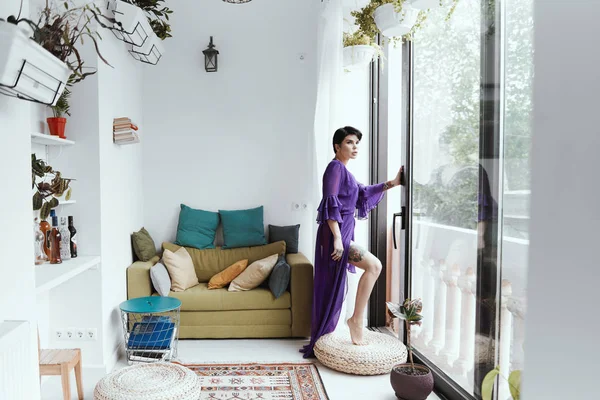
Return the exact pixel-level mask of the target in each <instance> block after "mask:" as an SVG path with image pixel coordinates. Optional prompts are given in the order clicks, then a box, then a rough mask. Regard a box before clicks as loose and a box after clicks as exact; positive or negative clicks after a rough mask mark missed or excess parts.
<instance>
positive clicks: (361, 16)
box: [351, 0, 459, 44]
mask: <svg viewBox="0 0 600 400" xmlns="http://www.w3.org/2000/svg"><path fill="white" fill-rule="evenodd" d="M458 2H459V0H439V5H440V6H441V7H446V6H447V4H449V5H450V9H449V12H448V15H447V16H446V20H448V19H450V17H451V16H452V14H453V13H454V11H455V9H456V6H457V4H458ZM386 4H393V5H394V11H395V12H397V13H399V14H402V15H405V13H406V11H405V10H403V8H404V5H405V4H406V5H412V3H411V1H410V0H371V1H370V3H369V4H367V5H366V6H365V7H363V8H362V9H360V10H358V11H352V12H351V15H352V16H353V17H354V21H355V24H356V25H357V26H358V29H359V31H360V32H362V33H363V34H364V35H366V36H367V37H370V38H371V39H372V40H375V38H376V37H377V35H378V34H380V33H381V31H380V30H379V28H378V27H377V24H376V23H375V17H374V14H375V10H377V9H378V8H379V7H381V6H383V5H386ZM429 11H430V9H425V10H420V11H419V12H418V15H417V17H416V22H415V23H414V24H413V26H412V28H411V29H410V31H409V32H408V33H406V34H404V35H402V36H401V37H392V38H387V39H388V40H390V41H391V42H393V43H394V44H396V43H397V42H398V41H410V40H412V39H413V37H414V34H415V33H416V32H417V31H418V30H419V29H421V28H422V27H423V26H424V23H425V21H426V20H427V14H428V12H429Z"/></svg>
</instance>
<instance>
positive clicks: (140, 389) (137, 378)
mask: <svg viewBox="0 0 600 400" xmlns="http://www.w3.org/2000/svg"><path fill="white" fill-rule="evenodd" d="M200 390H201V387H200V380H199V379H198V376H197V375H196V374H195V373H194V372H193V371H191V370H190V369H188V368H186V367H184V366H182V365H179V364H170V363H153V364H139V365H134V366H131V367H126V368H123V369H120V370H118V371H115V372H113V373H111V374H109V375H107V376H105V377H104V378H102V379H101V380H100V382H98V384H96V389H95V390H94V400H166V399H169V400H198V398H199V397H200Z"/></svg>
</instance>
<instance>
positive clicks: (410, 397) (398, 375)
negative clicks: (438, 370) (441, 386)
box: [390, 364, 433, 400]
mask: <svg viewBox="0 0 600 400" xmlns="http://www.w3.org/2000/svg"><path fill="white" fill-rule="evenodd" d="M403 368H408V369H410V364H398V365H395V366H394V368H392V372H391V374H390V382H391V383H392V389H394V392H395V393H396V397H397V398H399V399H400V400H426V399H427V397H429V395H430V394H431V392H432V391H433V375H432V374H431V370H429V368H427V367H426V366H424V365H415V369H416V370H419V371H422V372H426V374H424V375H409V374H407V373H405V372H403V371H402V369H403Z"/></svg>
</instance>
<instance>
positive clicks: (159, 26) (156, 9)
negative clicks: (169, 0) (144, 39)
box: [122, 0, 173, 40]
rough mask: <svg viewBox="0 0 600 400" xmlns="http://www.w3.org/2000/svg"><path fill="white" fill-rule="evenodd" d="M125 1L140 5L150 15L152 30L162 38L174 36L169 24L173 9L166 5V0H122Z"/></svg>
mask: <svg viewBox="0 0 600 400" xmlns="http://www.w3.org/2000/svg"><path fill="white" fill-rule="evenodd" d="M122 1H124V2H125V3H128V4H132V5H134V6H138V7H139V8H141V9H142V10H143V11H145V12H146V14H147V15H148V22H149V23H150V26H151V27H152V30H153V31H154V33H155V34H156V36H158V37H159V38H160V39H162V40H165V39H166V38H170V37H172V35H171V25H170V24H169V22H168V21H169V15H170V14H172V13H173V10H171V9H169V8H168V7H165V6H164V5H163V3H164V2H165V0H122Z"/></svg>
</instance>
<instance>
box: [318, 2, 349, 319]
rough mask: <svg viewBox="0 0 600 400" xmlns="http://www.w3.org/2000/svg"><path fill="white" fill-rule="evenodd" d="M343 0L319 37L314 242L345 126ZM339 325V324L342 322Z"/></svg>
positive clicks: (330, 6) (332, 7) (332, 6)
mask: <svg viewBox="0 0 600 400" xmlns="http://www.w3.org/2000/svg"><path fill="white" fill-rule="evenodd" d="M343 24H344V18H343V5H342V0H325V1H324V2H323V3H322V9H321V15H320V18H319V36H318V46H319V47H318V61H317V63H318V85H317V99H316V100H317V101H316V108H315V122H314V134H313V137H312V149H311V150H312V154H313V159H312V164H313V165H312V166H313V169H312V177H313V179H312V200H313V201H312V204H314V205H315V207H313V211H314V214H313V218H312V226H313V235H312V238H313V241H312V243H313V245H314V243H315V239H316V232H317V224H316V223H315V220H316V208H317V206H318V205H319V203H320V201H321V196H322V193H321V190H322V188H321V187H322V178H323V172H324V171H325V168H326V167H327V164H329V161H331V159H332V158H333V149H332V145H331V140H332V138H333V133H334V132H335V130H336V129H337V128H339V127H340V126H342V121H341V119H342V110H341V108H342V102H341V100H340V97H341V94H342V73H343V67H342V59H343V56H342V50H343V49H342V46H343V40H342V37H343V29H344V25H343ZM338 326H339V325H338Z"/></svg>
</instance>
